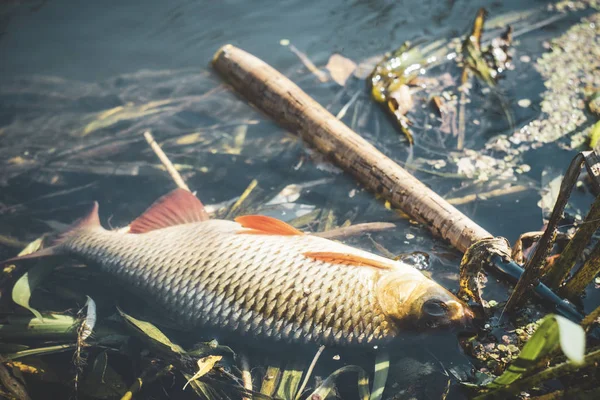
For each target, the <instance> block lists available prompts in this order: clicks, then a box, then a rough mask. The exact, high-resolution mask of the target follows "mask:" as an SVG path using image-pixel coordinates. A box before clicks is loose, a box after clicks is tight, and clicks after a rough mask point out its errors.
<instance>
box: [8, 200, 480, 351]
mask: <svg viewBox="0 0 600 400" xmlns="http://www.w3.org/2000/svg"><path fill="white" fill-rule="evenodd" d="M51 255H70V256H74V257H76V258H79V259H82V260H83V261H84V262H88V263H90V264H96V265H98V266H99V267H100V268H101V269H102V270H104V271H105V272H106V273H108V274H109V275H111V276H113V277H114V278H115V279H118V280H119V281H121V282H122V283H124V284H126V285H127V286H128V287H130V288H131V289H132V290H133V291H134V292H137V294H139V295H141V296H142V297H143V298H145V299H146V300H148V301H149V302H150V303H151V304H156V305H158V306H161V307H162V308H163V309H165V310H166V311H168V312H169V313H170V315H171V316H172V317H174V318H175V319H176V320H177V322H178V323H180V324H181V325H182V326H183V327H185V328H186V329H197V330H198V331H199V332H202V329H205V330H207V331H220V332H223V333H228V334H232V333H233V334H237V335H242V336H246V337H252V338H256V339H269V340H275V341H283V342H287V343H316V344H324V345H341V346H357V345H371V346H374V345H379V344H386V343H389V342H390V341H392V340H394V339H395V338H397V337H399V336H401V335H402V334H403V333H407V332H410V331H423V330H426V329H432V328H440V327H455V326H458V327H460V326H463V325H465V324H469V322H470V321H471V320H472V318H473V313H472V312H471V310H469V308H468V307H467V306H466V305H465V304H464V303H463V302H461V301H460V300H459V299H458V298H456V297H455V296H454V295H453V294H452V293H450V292H449V291H447V290H446V289H444V288H443V287H441V286H440V285H438V284H437V283H436V282H434V281H433V280H430V279H428V278H426V277H425V276H424V275H423V274H422V273H421V272H419V271H418V270H416V269H414V268H412V267H410V266H409V265H407V264H404V263H402V262H400V261H393V260H390V259H387V258H384V257H380V256H378V255H375V254H372V253H369V252H366V251H362V250H359V249H356V248H353V247H350V246H346V245H344V244H341V243H338V242H335V241H331V240H328V239H324V238H320V237H317V236H312V235H310V234H305V233H304V232H302V231H299V230H297V229H296V228H294V227H292V226H290V225H288V224H286V223H285V222H282V221H279V220H277V219H274V218H271V217H266V216H259V215H249V216H243V217H238V218H236V220H235V222H234V221H227V220H216V219H214V220H211V219H209V218H208V214H207V213H206V211H205V210H204V207H203V205H202V203H201V202H200V201H199V200H198V199H197V198H196V197H195V196H194V195H193V194H191V193H189V192H187V191H185V190H181V189H177V190H175V191H173V192H171V193H170V194H168V195H166V196H164V197H162V198H161V199H159V200H158V201H157V202H156V203H154V204H153V205H152V206H151V207H150V208H149V209H148V210H147V211H146V212H145V213H144V214H142V215H141V216H140V217H139V218H137V219H136V220H135V221H133V223H131V225H130V226H129V233H119V232H116V231H109V230H105V229H104V228H102V226H101V225H100V221H99V218H98V204H97V203H95V204H94V207H93V209H92V210H91V212H90V213H89V215H87V216H86V217H85V218H83V219H81V220H79V221H78V222H77V223H75V224H74V225H72V226H71V227H70V228H69V229H68V230H67V231H66V232H64V233H62V234H61V235H60V236H59V237H58V239H57V240H56V242H55V244H54V245H53V246H51V247H48V248H46V249H44V250H40V251H38V252H37V253H34V254H31V255H28V256H25V257H21V259H24V258H34V257H42V256H51ZM18 259H19V258H17V259H16V260H18ZM11 261H15V259H13V260H11Z"/></svg>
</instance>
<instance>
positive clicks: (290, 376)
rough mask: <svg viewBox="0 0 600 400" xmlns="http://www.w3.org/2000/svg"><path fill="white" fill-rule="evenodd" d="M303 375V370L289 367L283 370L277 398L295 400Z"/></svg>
mask: <svg viewBox="0 0 600 400" xmlns="http://www.w3.org/2000/svg"><path fill="white" fill-rule="evenodd" d="M292 364H293V363H292ZM302 374H303V371H302V369H301V368H295V367H289V368H286V369H285V370H283V371H282V374H281V381H280V382H279V388H278V389H277V397H279V398H281V399H284V400H294V399H295V398H296V393H297V392H298V387H299V386H300V381H301V379H302Z"/></svg>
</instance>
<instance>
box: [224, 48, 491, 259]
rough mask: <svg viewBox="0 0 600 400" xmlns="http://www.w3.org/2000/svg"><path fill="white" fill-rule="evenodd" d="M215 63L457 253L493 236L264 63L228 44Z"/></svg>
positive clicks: (275, 115) (268, 111)
mask: <svg viewBox="0 0 600 400" xmlns="http://www.w3.org/2000/svg"><path fill="white" fill-rule="evenodd" d="M213 66H214V68H215V70H216V71H217V72H218V73H219V74H221V75H222V76H223V78H224V79H225V80H226V81H227V82H228V83H229V84H231V86H233V87H234V88H235V89H236V90H237V91H238V92H240V93H241V94H243V95H244V96H245V97H246V98H247V99H248V100H250V101H251V102H252V103H254V104H255V105H256V106H257V107H258V108H259V109H260V110H262V111H263V112H265V113H266V114H268V115H269V116H270V117H272V118H273V119H275V121H277V122H278V123H279V124H281V125H282V126H284V127H285V128H286V129H288V130H290V131H291V132H293V133H296V134H298V135H299V136H300V137H301V138H302V139H303V140H304V141H305V142H307V143H308V144H309V145H310V146H312V147H314V148H316V149H317V150H318V151H319V152H321V153H322V154H324V155H326V156H327V157H328V158H329V160H330V161H332V162H333V163H334V164H336V165H338V166H339V167H341V168H342V169H343V170H344V171H346V172H348V173H350V174H351V175H353V176H354V177H355V178H356V179H357V180H359V181H360V182H361V183H362V184H363V185H365V186H366V187H367V188H368V189H369V190H371V191H373V192H375V193H377V194H379V195H381V196H382V197H383V198H385V199H386V200H388V201H389V202H390V203H391V204H392V206H393V207H396V208H399V209H401V210H403V211H404V212H405V213H407V214H408V215H410V216H411V217H412V218H414V219H415V220H417V221H419V222H421V223H422V224H424V225H425V226H427V227H428V228H429V229H430V230H431V231H432V232H433V233H434V234H435V235H437V236H440V237H442V238H444V239H447V240H448V241H449V242H450V243H451V244H452V245H453V246H454V247H455V248H457V249H458V250H460V251H461V252H465V251H466V249H468V248H469V246H470V245H471V244H473V243H474V242H476V241H478V240H481V239H485V238H491V237H492V235H491V234H490V233H489V232H487V231H486V230H485V229H483V228H482V227H480V226H479V225H477V224H476V223H475V222H473V221H472V220H471V219H469V218H468V217H467V216H465V215H464V214H463V213H461V212H460V211H458V210H457V209H456V208H455V207H454V206H452V205H450V204H449V203H448V202H447V201H446V200H444V199H443V198H441V197H440V196H438V195H437V194H436V193H435V192H433V191H432V190H431V189H429V188H428V187H427V186H425V185H424V184H423V183H421V182H420V181H419V180H417V179H416V178H414V177H413V176H412V175H411V174H410V173H408V172H407V171H405V170H404V169H403V168H402V167H400V166H399V165H398V164H396V163H395V162H394V161H392V160H391V159H390V158H388V157H386V156H385V155H384V154H383V153H381V152H380V151H378V150H377V149H376V148H375V147H374V146H373V145H371V144H370V143H369V142H367V141H366V140H365V139H363V138H362V137H361V136H359V135H358V134H357V133H355V132H354V131H352V130H351V129H350V128H348V127H347V126H346V125H345V124H344V123H343V122H341V121H339V120H338V119H337V118H335V117H334V116H333V115H332V114H331V113H329V111H327V110H326V109H325V108H323V107H322V106H321V105H319V104H318V103H317V102H315V101H314V100H313V99H312V98H311V97H310V96H308V95H307V94H306V93H304V92H303V91H302V90H301V89H300V88H299V87H298V86H296V85H295V84H294V83H293V82H291V81H290V80H289V79H287V78H286V77H285V76H283V75H282V74H280V73H279V72H278V71H276V70H275V69H273V68H272V67H270V66H269V65H267V64H266V63H265V62H263V61H261V60H260V59H258V58H256V57H254V56H253V55H251V54H248V53H246V52H245V51H243V50H241V49H238V48H236V47H234V46H232V45H226V46H223V47H222V48H221V49H219V51H218V52H217V53H216V54H215V56H214V58H213Z"/></svg>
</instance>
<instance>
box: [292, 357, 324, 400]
mask: <svg viewBox="0 0 600 400" xmlns="http://www.w3.org/2000/svg"><path fill="white" fill-rule="evenodd" d="M323 350H325V346H321V347H319V350H317V353H316V354H315V357H314V358H313V360H312V362H311V363H310V365H309V366H308V370H307V371H306V375H305V376H304V380H303V381H302V384H301V385H300V389H299V390H298V393H296V400H298V399H299V398H300V396H301V395H302V392H303V391H304V388H305V387H306V385H307V384H308V380H309V379H310V376H311V375H312V372H313V369H315V365H317V361H318V360H319V357H321V353H323Z"/></svg>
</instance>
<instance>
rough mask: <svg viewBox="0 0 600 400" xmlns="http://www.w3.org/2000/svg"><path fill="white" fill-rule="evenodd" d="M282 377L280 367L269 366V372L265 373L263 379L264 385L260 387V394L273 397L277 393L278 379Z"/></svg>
mask: <svg viewBox="0 0 600 400" xmlns="http://www.w3.org/2000/svg"><path fill="white" fill-rule="evenodd" d="M279 375H280V369H279V367H278V366H274V365H269V366H268V367H267V372H265V376H264V377H263V381H262V385H261V387H260V392H261V393H262V394H266V395H267V396H273V393H275V389H277V386H276V385H277V383H278V378H279Z"/></svg>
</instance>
